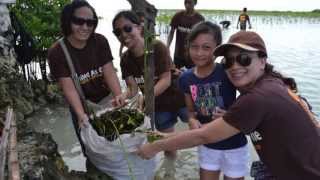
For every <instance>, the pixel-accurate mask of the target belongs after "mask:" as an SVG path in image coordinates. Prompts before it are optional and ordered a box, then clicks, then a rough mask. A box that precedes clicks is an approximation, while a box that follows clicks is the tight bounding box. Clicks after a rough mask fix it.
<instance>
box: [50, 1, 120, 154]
mask: <svg viewBox="0 0 320 180" xmlns="http://www.w3.org/2000/svg"><path fill="white" fill-rule="evenodd" d="M60 22H61V31H62V34H63V42H64V43H65V45H66V47H67V50H68V52H69V54H70V56H71V59H72V61H73V64H74V68H75V71H76V74H77V76H78V77H79V81H80V84H81V88H82V90H83V92H84V96H85V98H86V99H87V100H90V101H92V102H94V103H98V102H99V101H101V100H102V99H104V98H106V97H107V96H108V95H109V94H110V93H112V96H113V100H112V101H113V104H114V105H115V106H122V105H124V104H125V102H124V98H123V95H122V94H121V88H120V83H119V79H118V77H117V75H116V71H115V69H114V67H113V63H112V59H113V57H112V54H111V50H110V47H109V43H108V40H107V39H106V38H105V37H104V36H103V35H101V34H97V33H95V29H96V27H97V25H98V17H97V14H96V12H95V10H94V8H93V7H92V6H91V5H90V4H89V3H88V2H87V1H73V2H72V3H70V4H67V5H66V6H65V7H64V8H63V10H62V13H61V17H60ZM48 59H49V66H50V70H51V74H52V75H53V76H54V78H55V79H56V80H57V81H58V84H59V86H60V87H61V89H62V91H63V94H64V96H65V98H66V100H67V102H68V104H69V105H70V111H71V114H72V120H73V124H74V128H75V130H76V134H77V137H78V139H79V141H80V143H81V146H82V151H83V152H84V154H85V149H84V146H83V144H82V141H81V138H80V131H79V127H81V126H82V124H83V122H84V121H88V120H89V114H88V112H85V108H84V106H83V104H82V101H81V98H80V94H79V93H78V91H77V89H76V87H75V85H74V82H73V80H72V77H71V71H70V69H69V66H68V64H67V59H66V56H65V54H64V52H63V50H62V47H61V45H60V43H59V42H58V41H57V42H55V43H54V44H53V45H52V46H51V47H50V48H49V51H48Z"/></svg>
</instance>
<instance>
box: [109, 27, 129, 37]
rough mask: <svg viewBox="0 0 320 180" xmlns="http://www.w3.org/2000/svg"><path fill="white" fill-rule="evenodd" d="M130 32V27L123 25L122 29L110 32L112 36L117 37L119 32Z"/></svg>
mask: <svg viewBox="0 0 320 180" xmlns="http://www.w3.org/2000/svg"><path fill="white" fill-rule="evenodd" d="M131 31H132V26H129V25H125V26H123V28H116V29H114V30H113V31H112V32H113V34H114V35H116V36H117V37H119V36H120V35H121V32H126V33H131Z"/></svg>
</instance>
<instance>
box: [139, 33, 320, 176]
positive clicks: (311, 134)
mask: <svg viewBox="0 0 320 180" xmlns="http://www.w3.org/2000/svg"><path fill="white" fill-rule="evenodd" d="M214 54H215V55H216V56H224V57H225V59H224V68H225V70H226V72H227V75H228V77H229V79H230V81H231V82H232V84H233V85H234V86H235V87H236V88H237V89H238V90H239V91H240V96H239V97H238V98H237V100H236V102H235V103H234V104H233V105H231V107H230V108H229V109H228V111H227V112H226V113H225V114H224V115H223V116H222V117H220V118H218V119H216V120H215V121H212V122H210V123H208V124H207V125H205V126H203V127H201V128H199V129H194V130H190V131H187V132H182V133H179V134H172V135H168V138H166V139H163V140H159V141H156V142H154V143H152V144H145V145H143V146H142V147H141V148H140V150H139V151H138V152H137V153H138V155H140V156H142V157H144V158H149V157H152V156H154V155H155V154H156V153H157V152H159V151H163V150H177V149H183V148H188V147H192V146H196V145H199V144H205V143H208V142H217V141H220V140H223V139H226V138H228V137H230V136H233V135H235V134H237V133H239V132H244V133H246V134H248V135H250V137H251V140H252V142H253V144H254V146H255V149H256V151H257V153H258V155H259V156H260V158H261V160H262V161H263V162H264V163H265V164H266V166H267V167H268V169H269V170H270V171H271V173H272V174H273V175H274V176H275V177H276V178H277V179H283V180H287V179H290V180H301V179H310V180H316V179H319V177H320V153H319V152H320V129H319V128H317V127H316V125H315V124H314V122H313V121H312V119H313V117H311V116H310V113H309V112H308V111H306V110H305V108H303V105H301V103H299V101H297V100H296V98H295V95H294V93H292V92H291V90H290V89H289V88H288V87H287V85H285V83H284V82H283V78H284V77H283V76H282V75H281V74H280V73H278V72H275V71H274V70H273V66H272V65H271V64H269V63H268V62H267V50H266V47H265V44H264V41H263V40H262V38H261V37H260V36H259V35H258V34H256V33H254V32H248V31H247V32H246V31H240V32H238V33H236V34H234V35H233V36H231V37H230V39H229V41H228V43H227V44H224V45H221V46H219V47H217V48H216V50H215V52H214Z"/></svg>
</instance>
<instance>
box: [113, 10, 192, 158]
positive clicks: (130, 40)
mask: <svg viewBox="0 0 320 180" xmlns="http://www.w3.org/2000/svg"><path fill="white" fill-rule="evenodd" d="M112 27H113V33H114V35H115V36H116V37H117V38H118V40H119V41H120V43H121V44H123V45H124V46H125V47H126V48H127V51H125V52H124V53H123V55H122V56H121V62H120V66H121V71H122V78H123V79H124V80H125V82H126V84H127V87H128V89H127V91H126V93H125V94H126V96H125V97H126V98H131V97H133V96H134V95H136V94H137V91H138V87H139V88H140V89H141V91H142V93H144V69H145V67H144V53H145V52H144V43H145V42H144V37H143V26H141V22H140V20H139V18H138V16H137V15H136V14H135V13H134V12H132V11H121V12H119V13H118V14H117V15H116V16H115V17H114V19H113V21H112ZM152 43H153V47H154V67H155V74H154V78H155V79H154V80H155V85H154V96H155V126H156V128H157V130H159V131H161V132H173V131H174V125H175V124H176V122H177V118H178V117H180V119H181V120H182V121H185V122H186V121H187V120H188V117H187V109H186V107H185V103H184V96H183V93H181V92H180V91H179V89H178V88H177V87H176V86H175V84H174V83H172V81H171V71H170V70H171V67H172V61H171V58H170V54H169V49H168V48H167V47H166V46H165V45H164V44H163V43H162V42H161V41H158V40H154V42H152ZM146 103H147V102H146ZM165 157H166V158H167V159H170V160H172V161H174V160H175V159H176V151H166V152H165Z"/></svg>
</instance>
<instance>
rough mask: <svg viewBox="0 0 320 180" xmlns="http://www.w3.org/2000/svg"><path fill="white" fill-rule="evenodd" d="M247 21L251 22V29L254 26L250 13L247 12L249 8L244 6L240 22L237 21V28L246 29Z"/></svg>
mask: <svg viewBox="0 0 320 180" xmlns="http://www.w3.org/2000/svg"><path fill="white" fill-rule="evenodd" d="M247 23H248V24H249V29H251V28H252V26H251V22H250V18H249V15H248V14H247V8H246V7H245V8H243V10H242V13H241V14H240V15H239V18H238V22H237V29H239V25H240V30H243V31H245V30H246V29H247Z"/></svg>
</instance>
